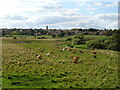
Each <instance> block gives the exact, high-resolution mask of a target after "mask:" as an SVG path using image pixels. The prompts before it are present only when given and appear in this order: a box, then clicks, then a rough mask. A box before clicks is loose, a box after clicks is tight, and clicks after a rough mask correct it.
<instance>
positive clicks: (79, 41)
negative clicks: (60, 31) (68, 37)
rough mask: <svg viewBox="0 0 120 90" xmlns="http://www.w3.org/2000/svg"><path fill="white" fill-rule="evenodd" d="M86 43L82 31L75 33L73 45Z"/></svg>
mask: <svg viewBox="0 0 120 90" xmlns="http://www.w3.org/2000/svg"><path fill="white" fill-rule="evenodd" d="M83 43H84V35H83V34H82V33H79V34H77V35H75V36H74V37H73V39H72V44H73V45H80V44H83Z"/></svg>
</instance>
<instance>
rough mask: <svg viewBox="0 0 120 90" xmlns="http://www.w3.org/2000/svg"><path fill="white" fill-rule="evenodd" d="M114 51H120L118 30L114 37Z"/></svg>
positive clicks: (119, 32)
mask: <svg viewBox="0 0 120 90" xmlns="http://www.w3.org/2000/svg"><path fill="white" fill-rule="evenodd" d="M112 47H114V49H113V50H116V51H120V30H116V31H115V32H114V33H113V35H112Z"/></svg>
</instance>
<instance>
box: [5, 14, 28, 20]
mask: <svg viewBox="0 0 120 90" xmlns="http://www.w3.org/2000/svg"><path fill="white" fill-rule="evenodd" d="M3 19H9V20H27V19H28V17H23V16H9V15H7V16H5V17H4V18H3Z"/></svg>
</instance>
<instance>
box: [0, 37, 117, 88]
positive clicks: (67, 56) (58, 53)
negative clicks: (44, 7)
mask: <svg viewBox="0 0 120 90" xmlns="http://www.w3.org/2000/svg"><path fill="white" fill-rule="evenodd" d="M65 43H66V41H64V40H27V39H24V40H22V39H19V40H18V39H15V40H14V39H5V40H3V62H2V63H3V65H2V69H3V70H2V77H3V78H2V79H3V83H2V86H3V88H116V87H118V53H117V52H116V51H109V50H97V49H95V50H88V49H83V48H80V49H79V48H69V47H66V46H65ZM75 57H79V58H78V61H77V63H74V62H73V61H74V58H75Z"/></svg>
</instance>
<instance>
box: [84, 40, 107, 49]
mask: <svg viewBox="0 0 120 90" xmlns="http://www.w3.org/2000/svg"><path fill="white" fill-rule="evenodd" d="M86 45H87V47H88V48H97V49H105V45H104V43H103V42H100V41H98V40H90V41H88V42H87V43H86Z"/></svg>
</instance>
